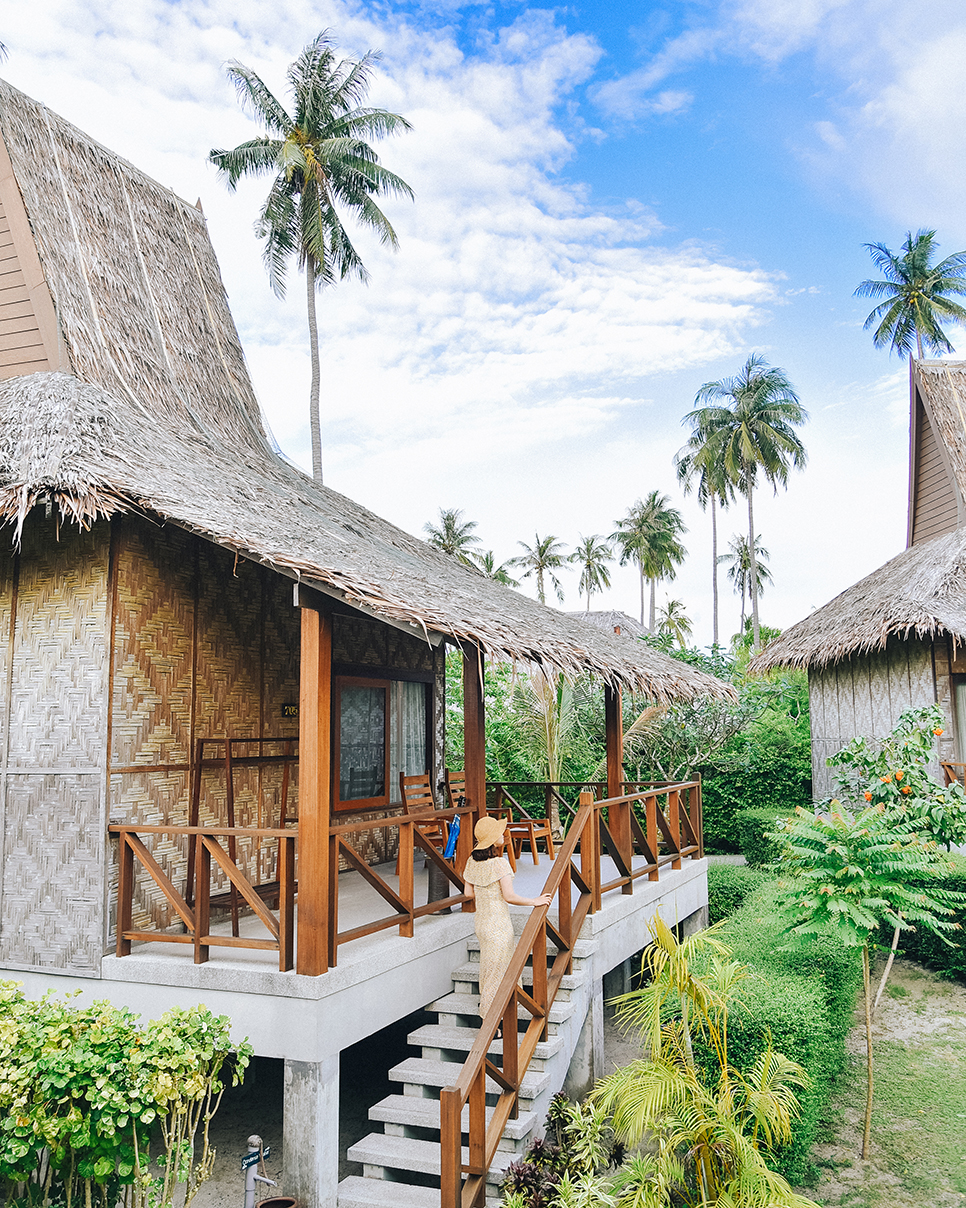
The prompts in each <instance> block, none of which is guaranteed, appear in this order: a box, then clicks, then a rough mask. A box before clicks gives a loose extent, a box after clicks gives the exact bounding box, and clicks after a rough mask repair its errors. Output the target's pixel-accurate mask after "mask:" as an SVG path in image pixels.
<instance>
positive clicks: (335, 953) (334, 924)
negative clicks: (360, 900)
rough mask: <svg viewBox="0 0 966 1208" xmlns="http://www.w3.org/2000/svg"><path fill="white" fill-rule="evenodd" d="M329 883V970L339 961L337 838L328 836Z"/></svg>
mask: <svg viewBox="0 0 966 1208" xmlns="http://www.w3.org/2000/svg"><path fill="white" fill-rule="evenodd" d="M328 846H329V883H328V886H327V887H326V917H327V919H328V929H327V932H326V936H325V945H326V953H327V955H328V964H329V968H330V969H334V968H335V967H336V965H337V964H338V960H339V836H338V835H332V834H330V835H329V841H328Z"/></svg>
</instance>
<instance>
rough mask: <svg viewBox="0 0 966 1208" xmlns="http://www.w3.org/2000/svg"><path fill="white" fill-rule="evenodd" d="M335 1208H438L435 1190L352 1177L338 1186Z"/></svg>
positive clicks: (436, 1190)
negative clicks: (337, 1207) (336, 1206)
mask: <svg viewBox="0 0 966 1208" xmlns="http://www.w3.org/2000/svg"><path fill="white" fill-rule="evenodd" d="M339 1208H439V1188H438V1187H413V1186H412V1184H410V1183H389V1182H386V1181H385V1180H384V1179H361V1178H359V1176H358V1175H352V1176H351V1177H350V1178H348V1179H343V1180H342V1182H341V1183H340V1184H339Z"/></svg>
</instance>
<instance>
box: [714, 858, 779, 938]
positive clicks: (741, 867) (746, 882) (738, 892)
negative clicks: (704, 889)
mask: <svg viewBox="0 0 966 1208" xmlns="http://www.w3.org/2000/svg"><path fill="white" fill-rule="evenodd" d="M766 879H767V878H766V875H765V874H764V873H762V872H759V871H758V870H757V869H756V868H749V867H748V866H747V865H746V864H710V865H709V866H708V921H709V923H718V922H720V921H721V919H726V918H727V917H728V915H730V914H734V912H735V911H736V910H737V909H738V908H739V907H740V906H741V905H742V904H743V903H744V900H745V898H747V897H748V895H749V894H750V893H754V891H755V890H756V889H760V888H761V886H762V885H763V884H764V882H765V880H766Z"/></svg>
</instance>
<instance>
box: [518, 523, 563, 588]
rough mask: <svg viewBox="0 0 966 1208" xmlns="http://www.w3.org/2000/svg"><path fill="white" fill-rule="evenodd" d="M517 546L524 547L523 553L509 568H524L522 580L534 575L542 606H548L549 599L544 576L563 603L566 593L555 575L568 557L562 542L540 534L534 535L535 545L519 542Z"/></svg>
mask: <svg viewBox="0 0 966 1208" xmlns="http://www.w3.org/2000/svg"><path fill="white" fill-rule="evenodd" d="M517 545H519V546H522V547H523V551H524V552H523V553H522V554H518V555H517V557H515V558H511V559H510V561H509V562H508V563H507V564H506V565H507V566H519V567H522V568H523V574H522V575H521V578H523V579H529V578H530V576H531V575H533V576H534V577H535V578H536V580H537V598H538V599H539V600H540V603H541V604H546V602H547V597H546V593H545V592H544V576H546V577H547V578H548V579H549V580H550V582H551V583H552V584H553V588H554V591H555V592H556V593H557V599H558V600H559V601H560V603H561V604H562V603H563V598H564V593H563V588H562V587H561V585H560V580H559V579H558V578H557V576H556V575H555V574H554V573H553V572H554V571H555V570H560V568H561V567H562V566H563V565H564V563H565V562H566V561H567V556H566V555H565V554H564V549H565V546H564V544H563V542H562V541H558V540H557V538H556V537H552V536H551V537H541V536H540V535H539V534H537V533H534V534H533V545H527V543H526V542H525V541H518V542H517Z"/></svg>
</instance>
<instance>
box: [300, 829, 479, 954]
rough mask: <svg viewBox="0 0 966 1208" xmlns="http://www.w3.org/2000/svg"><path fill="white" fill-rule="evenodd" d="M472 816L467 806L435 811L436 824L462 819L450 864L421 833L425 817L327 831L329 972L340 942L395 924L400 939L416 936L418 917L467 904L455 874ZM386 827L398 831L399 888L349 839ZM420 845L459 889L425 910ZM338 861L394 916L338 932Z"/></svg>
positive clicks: (466, 844)
mask: <svg viewBox="0 0 966 1208" xmlns="http://www.w3.org/2000/svg"><path fill="white" fill-rule="evenodd" d="M472 813H473V810H472V809H471V808H470V807H469V806H463V807H461V808H459V809H448V810H437V811H436V812H435V813H434V814H433V815H432V820H433V822H434V823H435V822H446V823H451V822H452V821H453V819H454V818H455V817H456V816H457V815H459V816H460V817H461V819H462V825H461V827H460V834H459V839H458V841H457V848H456V855H455V856H454V858H453V861H452V863H450V862H449V861H447V860H444V859H443V857H442V856H441V855H440V854H439V852H438V851H437V850H436V848H435V847H434V846H433V844H432V843H431V842H430V841H429V840H428V839H427V838H426V837H425V836H424V835H422V834H420V831H419V826H425V825H426V818H425V816H422V815H410V814H400V815H399V816H398V817H394V818H374V819H372V820H371V821H368V822H343V823H340V824H338V825H335V826H331V827H330V828H329V843H330V845H331V846H330V850H329V895H328V917H327V918H326V919H325V921H324V929H325V931H326V935H327V940H328V945H329V948H328V957H329V968H330V969H331V968H333V967H334V965H335V963H336V959H337V956H338V950H339V945H340V944H345V943H348V941H349V940H355V939H359V938H361V937H362V936H364V935H372V934H373V933H374V932H376V931H385V930H386V929H387V928H389V927H397V926H398V928H399V934H400V935H403V936H412V934H413V924H414V922H415V920H416V919H418V918H422V917H423V916H424V915H427V914H438V913H439V912H440V911H441V910H446V909H448V908H449V907H451V906H460V905H462V904H463V903H464V902H468V901H469V899H468V898H467V896H466V894H465V893H464V892H463V878H462V877H461V876H460V875H459V873H458V872H456V869H457V868H462V867H463V866H464V864H465V863H466V861H467V859H468V857H469V854H470V850H471V848H472V846H473V840H472V827H471V825H470V821H471V819H470V815H471V814H472ZM386 827H398V828H399V863H398V869H399V872H398V879H399V888H398V889H393V887H392V886H391V885H390V884H389V882H388V881H386V880H384V878H383V877H381V876H380V875H379V874H378V873H377V872H376V871H375V869H374V868H372V867H371V866H370V865H369V864H368V863H367V861H366V859H365V857H364V856H362V855H360V853H359V852H358V851H356V849H355V848H354V847H353V846H352V844H351V843H350V842H349V841H348V839H347V837H346V836H348V835H350V834H353V833H359V832H363V833H365V832H367V831H373V830H382V829H385V828H386ZM417 847H419V848H420V849H421V850H422V851H423V852H424V853H425V854H426V859H427V862H428V863H431V864H434V865H435V866H436V867H437V868H439V869H440V870H441V871H442V873H443V875H444V876H445V877H446V879H447V880H448V881H449V882H450V883H451V884H453V885H455V886H456V889H457V892H456V893H455V894H450V896H448V897H445V898H440V899H438V900H437V901H435V902H426V903H425V905H423V906H416V905H415V904H414V899H415V892H414V884H415V882H414V871H413V868H414V859H413V857H414V855H415V850H416V848H417ZM340 858H342V859H344V860H345V861H346V863H347V864H348V865H349V867H350V868H353V869H354V870H355V871H356V872H357V873H359V875H360V876H361V877H362V878H363V880H365V881H366V882H368V884H369V885H371V886H372V888H373V889H374V890H375V891H376V892H377V893H378V894H379V895H380V896H381V897H383V898H384V899H385V900H386V901H387V902H388V903H389V905H390V906H392V907H393V913H392V914H389V915H386V916H384V917H383V918H380V919H375V920H373V921H371V922H367V923H364V924H362V925H361V926H358V927H352V928H350V929H349V930H348V931H339V889H338V874H337V871H336V870H337V869H338V867H339V862H340Z"/></svg>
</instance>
